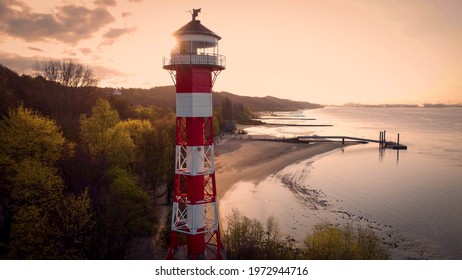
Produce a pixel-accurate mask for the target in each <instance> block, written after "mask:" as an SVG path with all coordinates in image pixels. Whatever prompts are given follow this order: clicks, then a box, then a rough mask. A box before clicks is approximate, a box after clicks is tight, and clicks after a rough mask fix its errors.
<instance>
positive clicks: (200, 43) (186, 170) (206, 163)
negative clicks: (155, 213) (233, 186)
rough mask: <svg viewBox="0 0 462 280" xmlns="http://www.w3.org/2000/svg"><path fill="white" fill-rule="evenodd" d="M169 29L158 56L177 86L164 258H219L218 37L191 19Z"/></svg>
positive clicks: (222, 63) (221, 67)
mask: <svg viewBox="0 0 462 280" xmlns="http://www.w3.org/2000/svg"><path fill="white" fill-rule="evenodd" d="M200 11H201V10H200V9H193V10H192V11H191V14H192V20H191V21H190V22H189V23H187V24H186V25H184V26H183V27H181V28H180V29H178V30H177V31H175V32H174V33H173V35H174V37H175V38H176V40H177V44H176V46H175V47H174V48H173V50H172V52H171V54H170V56H167V57H164V58H163V68H164V69H166V70H167V71H169V73H170V75H171V77H172V79H173V81H174V83H175V86H176V149H175V150H176V154H175V186H174V193H173V208H172V221H171V242H170V248H169V251H168V255H167V258H168V259H183V258H184V259H221V258H222V247H223V246H222V243H221V238H220V228H219V224H218V205H217V201H216V181H215V165H214V132H213V114H212V112H213V110H212V86H213V84H214V82H215V79H216V77H217V76H218V74H219V73H220V72H221V71H222V70H224V69H225V57H224V56H222V55H220V54H219V50H218V41H219V40H220V39H221V37H220V36H218V35H217V34H215V33H214V32H213V31H211V30H210V29H208V28H207V27H205V26H203V25H202V24H201V22H200V21H199V20H197V19H196V17H197V16H198V13H199V12H200Z"/></svg>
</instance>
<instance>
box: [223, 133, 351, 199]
mask: <svg viewBox="0 0 462 280" xmlns="http://www.w3.org/2000/svg"><path fill="white" fill-rule="evenodd" d="M341 147H343V145H342V144H341V143H316V144H304V143H285V142H284V143H282V142H272V141H255V140H240V139H225V140H224V141H222V142H221V143H220V144H219V145H216V146H215V153H216V154H215V156H216V159H215V165H216V178H217V182H218V183H217V194H218V198H219V199H220V198H221V197H223V195H224V194H225V193H226V191H228V190H229V188H231V187H232V186H233V185H234V184H236V183H238V182H239V181H254V182H258V181H259V180H262V179H264V178H266V177H268V176H270V175H272V174H276V173H277V172H278V171H280V170H281V169H283V168H284V167H286V166H287V165H289V164H292V163H296V162H298V161H301V160H305V159H308V158H311V157H314V156H316V155H319V154H323V153H326V152H329V151H332V150H334V149H338V148H341Z"/></svg>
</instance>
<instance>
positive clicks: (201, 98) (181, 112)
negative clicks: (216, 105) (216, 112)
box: [176, 92, 212, 118]
mask: <svg viewBox="0 0 462 280" xmlns="http://www.w3.org/2000/svg"><path fill="white" fill-rule="evenodd" d="M176 115H177V116H178V117H189V118H191V117H211V116H212V94H211V93H202V92H194V93H177V94H176Z"/></svg>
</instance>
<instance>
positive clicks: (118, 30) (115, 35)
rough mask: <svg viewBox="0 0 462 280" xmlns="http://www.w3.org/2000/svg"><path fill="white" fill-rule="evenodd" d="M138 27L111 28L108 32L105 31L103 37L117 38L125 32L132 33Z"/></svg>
mask: <svg viewBox="0 0 462 280" xmlns="http://www.w3.org/2000/svg"><path fill="white" fill-rule="evenodd" d="M136 29H137V28H136V27H132V28H111V29H109V31H108V32H106V33H104V35H103V37H104V38H107V39H116V38H118V37H120V36H123V35H125V34H129V33H132V32H134V31H136Z"/></svg>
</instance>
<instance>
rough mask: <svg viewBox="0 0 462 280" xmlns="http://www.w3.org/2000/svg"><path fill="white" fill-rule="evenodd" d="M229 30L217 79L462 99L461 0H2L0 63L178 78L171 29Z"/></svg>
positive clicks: (236, 84) (141, 82)
mask: <svg viewBox="0 0 462 280" xmlns="http://www.w3.org/2000/svg"><path fill="white" fill-rule="evenodd" d="M193 8H202V12H201V13H200V14H199V16H198V19H199V20H201V23H202V24H203V25H205V26H206V27H208V28H209V29H211V30H213V31H214V32H215V33H217V34H218V35H220V36H221V37H222V40H221V41H220V47H219V49H220V53H221V54H223V55H225V56H226V61H227V68H226V70H225V71H223V72H222V73H221V74H220V76H219V77H218V79H217V82H216V83H215V86H214V90H216V91H229V92H232V93H235V94H239V95H248V96H266V95H272V96H275V97H279V98H288V99H293V100H301V101H310V102H316V103H322V104H343V103H346V102H358V103H424V102H445V103H449V102H451V103H459V102H462V1H460V0H285V1H283V0H256V1H250V0H233V1H216V0H197V1H195V0H193V1H191V0H175V1H173V0H95V1H60V0H40V1H35V0H0V63H1V64H3V65H5V66H7V67H9V68H11V69H13V70H15V71H16V72H18V73H20V74H23V73H25V74H30V73H31V68H32V64H33V62H34V61H35V60H37V59H42V58H72V59H75V60H76V61H78V62H80V63H83V64H86V65H89V66H90V67H91V68H92V69H94V71H95V72H96V75H97V76H98V77H99V78H100V79H101V82H100V86H108V87H125V88H128V87H139V88H150V87H154V86H164V85H171V84H172V81H171V79H170V76H169V74H168V73H167V71H165V70H163V69H162V57H163V56H164V55H166V54H168V53H169V52H170V49H171V48H172V47H173V45H174V43H175V42H174V39H173V37H172V36H171V34H172V33H173V32H174V31H176V30H177V29H179V28H180V27H182V26H183V25H184V24H186V23H187V22H189V21H190V20H191V15H190V14H189V13H188V12H187V11H188V10H191V9H193Z"/></svg>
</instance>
